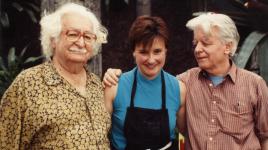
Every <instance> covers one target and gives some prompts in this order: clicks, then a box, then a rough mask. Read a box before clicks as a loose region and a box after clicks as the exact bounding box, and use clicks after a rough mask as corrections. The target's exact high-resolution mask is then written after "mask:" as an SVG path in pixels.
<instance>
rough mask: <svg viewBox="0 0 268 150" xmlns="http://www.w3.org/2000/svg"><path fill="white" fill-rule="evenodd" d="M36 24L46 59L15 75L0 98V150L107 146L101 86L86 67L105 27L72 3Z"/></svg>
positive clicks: (97, 148) (107, 123) (106, 115)
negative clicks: (39, 31) (39, 25)
mask: <svg viewBox="0 0 268 150" xmlns="http://www.w3.org/2000/svg"><path fill="white" fill-rule="evenodd" d="M40 24H41V44H42V48H43V53H44V55H45V56H46V58H47V61H46V62H44V63H43V64H41V65H38V66H35V67H33V68H30V69H27V70H25V71H23V72H22V73H20V74H19V75H18V77H16V79H15V80H14V82H13V83H12V85H11V86H10V87H9V88H8V90H7V91H6V92H5V94H4V96H3V97H2V100H1V102H2V103H1V105H0V149H1V150H16V149H20V150H24V149H37V150H40V149H62V150H63V149H90V150H108V149H109V147H110V143H109V140H108V131H109V128H110V115H109V113H108V112H107V111H106V109H105V106H104V99H103V96H104V95H103V88H102V85H101V81H100V79H99V78H98V77H97V76H96V75H95V74H93V73H90V72H89V70H88V69H87V67H86V64H87V62H88V60H89V59H90V58H91V57H92V56H94V55H95V54H97V52H98V49H99V47H100V45H101V44H102V43H105V42H106V36H107V32H106V29H105V28H104V27H102V25H101V24H100V23H99V21H98V20H97V18H96V16H95V15H94V14H93V13H92V12H91V11H90V10H88V9H87V8H85V7H84V6H82V5H79V4H74V3H67V4H64V5H63V6H62V7H60V8H59V9H57V10H56V11H55V12H54V13H51V14H49V15H45V16H44V17H43V18H42V19H41V21H40Z"/></svg>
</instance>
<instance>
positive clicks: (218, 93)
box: [178, 13, 268, 150]
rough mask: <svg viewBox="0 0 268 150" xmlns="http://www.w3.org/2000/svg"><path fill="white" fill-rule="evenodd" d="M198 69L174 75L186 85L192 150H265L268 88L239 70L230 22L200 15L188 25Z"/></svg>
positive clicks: (267, 144)
mask: <svg viewBox="0 0 268 150" xmlns="http://www.w3.org/2000/svg"><path fill="white" fill-rule="evenodd" d="M186 26H187V27H188V28H189V29H191V30H193V33H194V40H193V45H194V46H195V50H194V54H195V58H196V61H197V63H198V66H199V67H197V68H192V69H190V70H188V71H186V72H185V73H182V74H180V75H178V79H179V80H181V81H182V82H184V83H185V84H186V87H187V92H186V93H187V96H186V118H187V119H186V120H187V128H188V135H187V136H188V138H189V141H188V143H187V144H186V147H187V148H188V149H193V150H204V149H211V150H227V149H228V150H231V149H232V150H257V149H263V150H267V149H268V140H267V139H268V117H267V115H268V88H267V86H266V83H265V81H264V80H263V79H262V78H261V77H260V76H258V75H256V74H254V73H252V72H249V71H246V70H244V69H240V68H237V67H236V65H235V64H234V63H233V61H232V60H231V56H232V55H233V54H234V53H235V51H236V49H237V44H238V42H239V34H238V32H237V29H236V26H235V24H234V22H233V21H232V20H231V18H230V17H228V16H226V15H224V14H213V13H208V14H203V15H200V16H198V17H196V18H193V19H191V20H190V21H188V23H187V24H186Z"/></svg>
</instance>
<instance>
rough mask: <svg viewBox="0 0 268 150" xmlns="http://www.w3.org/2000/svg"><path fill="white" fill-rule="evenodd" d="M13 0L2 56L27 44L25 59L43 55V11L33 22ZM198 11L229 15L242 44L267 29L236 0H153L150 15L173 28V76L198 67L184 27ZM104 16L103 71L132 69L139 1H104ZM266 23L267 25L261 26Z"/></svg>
mask: <svg viewBox="0 0 268 150" xmlns="http://www.w3.org/2000/svg"><path fill="white" fill-rule="evenodd" d="M12 1H19V0H10V1H8V0H1V11H3V10H4V11H7V12H9V14H10V15H11V16H10V24H11V26H10V27H9V28H4V29H2V30H0V31H1V32H2V33H1V34H0V36H1V35H2V41H0V42H1V44H0V45H1V46H2V48H1V49H0V55H2V56H3V57H6V56H7V53H8V50H9V48H10V47H12V46H14V47H16V51H17V53H20V51H21V50H22V49H23V48H24V47H25V46H26V45H28V47H29V48H28V50H27V52H26V56H27V57H28V56H38V55H40V54H41V48H40V41H39V36H40V35H39V33H40V27H39V24H38V22H39V19H40V17H39V16H40V12H39V13H38V14H37V15H36V14H35V15H36V19H37V23H33V22H32V21H31V20H30V18H29V15H28V14H26V12H23V11H22V12H19V11H17V10H16V9H14V7H11V6H10V4H11V3H10V2H12ZM26 1H27V2H30V1H33V2H34V3H35V4H36V5H37V6H38V7H40V3H41V0H25V2H26ZM235 1H236V2H235ZM23 2H24V1H23ZM107 2H109V3H107ZM8 3H9V5H7V4H8ZM198 11H215V12H219V13H226V14H228V15H230V16H231V17H232V18H233V19H234V20H235V21H236V23H237V26H238V30H239V33H240V35H241V42H240V45H241V43H242V42H243V40H244V39H245V37H246V36H247V35H248V34H249V33H250V32H251V31H253V30H256V29H260V28H261V27H262V29H267V26H266V27H265V26H264V25H265V24H266V23H267V20H268V19H267V17H266V19H265V18H264V19H259V18H261V17H260V16H263V15H262V14H261V15H258V14H257V15H250V14H251V13H252V11H249V10H247V9H245V8H244V7H243V6H242V5H240V4H238V3H237V0H217V1H215V0H151V14H152V15H153V16H160V17H162V18H163V19H164V20H165V21H166V23H167V25H168V27H169V29H170V43H169V49H168V55H167V61H166V65H165V67H164V69H165V70H166V71H168V72H170V73H171V74H173V75H176V74H178V73H181V72H183V71H185V70H187V69H188V68H191V67H193V66H196V63H195V61H194V57H193V51H192V47H191V40H192V33H191V32H189V31H188V30H187V29H186V28H185V24H186V22H187V20H189V19H190V18H192V17H193V15H192V13H193V12H198ZM101 14H102V15H101V16H102V17H101V20H102V22H103V24H104V26H106V27H107V29H108V30H109V36H108V44H105V45H104V46H103V49H102V57H103V59H102V60H103V61H102V65H103V72H105V71H106V69H107V68H110V67H112V68H121V69H122V70H123V71H127V70H130V69H131V68H132V67H134V66H135V64H134V60H133V57H132V54H131V50H130V49H129V48H128V44H127V35H128V30H129V28H130V26H131V24H132V22H133V21H134V20H135V18H136V0H128V2H126V0H101ZM252 14H256V12H253V13H252ZM256 16H257V17H256ZM258 17H259V18H258ZM256 19H258V20H257V21H256ZM264 20H266V22H264V23H262V22H263V21H264ZM256 22H257V23H256ZM263 26H264V27H263ZM266 32H267V30H266ZM39 63H40V62H39Z"/></svg>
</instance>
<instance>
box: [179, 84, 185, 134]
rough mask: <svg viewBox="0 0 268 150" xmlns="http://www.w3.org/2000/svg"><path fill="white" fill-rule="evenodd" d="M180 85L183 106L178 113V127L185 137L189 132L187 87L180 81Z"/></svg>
mask: <svg viewBox="0 0 268 150" xmlns="http://www.w3.org/2000/svg"><path fill="white" fill-rule="evenodd" d="M178 82H179V85H180V96H181V97H180V98H181V105H180V108H179V111H178V113H177V126H178V128H179V132H180V133H182V134H183V135H185V134H186V132H187V126H186V109H185V108H186V106H185V105H186V104H185V101H186V99H185V97H186V86H185V84H184V83H183V82H181V81H179V80H178Z"/></svg>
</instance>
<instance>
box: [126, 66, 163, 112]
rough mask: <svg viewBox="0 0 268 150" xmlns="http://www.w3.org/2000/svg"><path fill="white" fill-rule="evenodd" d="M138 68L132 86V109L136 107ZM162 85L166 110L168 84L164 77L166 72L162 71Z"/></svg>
mask: <svg viewBox="0 0 268 150" xmlns="http://www.w3.org/2000/svg"><path fill="white" fill-rule="evenodd" d="M137 70H138V69H137V68H136V69H135V71H134V81H133V85H132V90H131V100H130V107H131V108H133V107H134V98H135V94H136V88H137ZM161 84H162V93H161V94H162V109H163V110H165V109H166V83H165V77H164V71H163V70H161Z"/></svg>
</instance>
